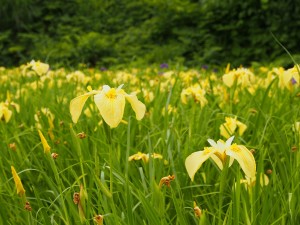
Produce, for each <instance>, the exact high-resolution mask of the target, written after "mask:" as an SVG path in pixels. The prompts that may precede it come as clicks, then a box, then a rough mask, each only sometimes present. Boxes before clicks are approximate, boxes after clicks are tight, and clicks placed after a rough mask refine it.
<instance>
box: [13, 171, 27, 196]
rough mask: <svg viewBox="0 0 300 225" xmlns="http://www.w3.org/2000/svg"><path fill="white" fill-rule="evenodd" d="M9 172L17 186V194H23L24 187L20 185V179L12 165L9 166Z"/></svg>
mask: <svg viewBox="0 0 300 225" xmlns="http://www.w3.org/2000/svg"><path fill="white" fill-rule="evenodd" d="M11 173H12V175H13V178H14V181H15V185H16V188H17V194H19V195H23V194H25V189H24V187H23V185H22V182H21V179H20V177H19V175H18V173H17V172H16V170H15V168H14V167H13V166H11Z"/></svg>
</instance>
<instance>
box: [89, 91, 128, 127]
mask: <svg viewBox="0 0 300 225" xmlns="http://www.w3.org/2000/svg"><path fill="white" fill-rule="evenodd" d="M103 89H104V88H103ZM120 91H121V90H120ZM118 92H119V91H118ZM118 92H117V94H116V95H115V96H114V97H108V96H106V94H105V92H104V91H102V92H101V93H99V94H97V95H95V96H94V101H95V103H96V105H97V107H98V109H99V111H100V114H101V116H102V118H103V120H104V121H105V122H106V123H107V124H108V125H109V126H110V127H111V128H115V127H117V126H118V125H119V123H120V122H121V120H122V118H123V114H124V108H125V96H124V94H122V93H118Z"/></svg>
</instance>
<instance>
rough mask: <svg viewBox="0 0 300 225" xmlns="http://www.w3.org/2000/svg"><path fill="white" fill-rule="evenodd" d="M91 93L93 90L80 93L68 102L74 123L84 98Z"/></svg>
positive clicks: (80, 110)
mask: <svg viewBox="0 0 300 225" xmlns="http://www.w3.org/2000/svg"><path fill="white" fill-rule="evenodd" d="M93 94H95V92H94V91H91V92H88V93H86V94H84V95H80V96H78V97H76V98H74V99H72V101H71V102H70V113H71V117H72V121H73V122H74V123H77V121H78V119H79V116H80V114H81V112H82V108H83V106H84V104H85V102H86V100H87V99H88V98H89V97H90V96H91V95H93Z"/></svg>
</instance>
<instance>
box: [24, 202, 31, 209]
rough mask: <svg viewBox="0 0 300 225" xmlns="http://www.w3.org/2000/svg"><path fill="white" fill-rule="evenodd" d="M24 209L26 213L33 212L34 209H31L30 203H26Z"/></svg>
mask: <svg viewBox="0 0 300 225" xmlns="http://www.w3.org/2000/svg"><path fill="white" fill-rule="evenodd" d="M24 209H25V210H26V211H31V210H32V208H31V206H30V203H29V202H26V203H25V206H24Z"/></svg>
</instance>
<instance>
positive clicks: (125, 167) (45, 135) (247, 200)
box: [0, 61, 300, 225]
mask: <svg viewBox="0 0 300 225" xmlns="http://www.w3.org/2000/svg"><path fill="white" fill-rule="evenodd" d="M0 84H1V89H0V102H1V103H0V119H1V120H0V135H1V139H0V151H1V155H0V205H1V207H0V224H43V225H44V224H45V225H50V224H113V225H115V224H129V225H135V224H137V225H142V224H149V225H156V224H178V225H179V224H180V225H190V224H203V225H205V224H218V225H221V224H249V225H250V224H252V225H253V224H266V225H270V224H284V225H285V224H299V221H300V201H299V196H300V187H299V184H300V153H299V140H300V104H299V103H300V90H299V87H300V86H299V73H298V71H297V68H296V67H294V68H290V69H283V68H266V67H257V68H249V69H247V68H235V69H234V68H230V66H228V67H227V68H220V69H219V70H218V71H212V70H209V69H206V68H201V69H197V70H196V69H187V68H183V67H180V66H178V67H174V68H172V67H168V65H166V64H164V65H162V66H161V67H157V68H155V67H151V68H144V69H124V70H106V69H104V68H103V69H102V70H96V69H88V68H84V67H83V68H82V69H81V70H80V71H79V70H78V71H68V70H66V69H63V68H62V69H57V70H52V69H51V65H50V69H49V68H48V65H46V64H43V63H40V62H34V61H32V62H31V63H29V64H27V65H22V66H20V67H18V68H14V69H6V68H0ZM122 84H123V86H122V87H119V86H120V85H122ZM105 85H108V86H105ZM118 87H119V89H118ZM86 93H88V94H86ZM84 94H86V95H84ZM82 95H83V96H82ZM78 96H81V97H78ZM76 97H77V98H76ZM74 99H75V100H74ZM85 100H86V102H85ZM124 101H125V102H124ZM84 102H85V104H84V105H83V103H84ZM124 103H125V107H124ZM109 104H112V105H113V107H112V108H109V107H110V106H109ZM81 107H83V109H82V112H81ZM144 107H145V108H144ZM123 108H124V109H123ZM123 110H124V115H123V114H122V112H123ZM74 122H76V123H74ZM232 136H234V139H233V141H232V144H231V143H229V142H228V141H227V145H226V144H224V142H226V140H227V139H229V138H230V137H232ZM208 139H212V140H214V141H215V142H217V141H218V140H223V141H224V142H222V141H218V144H217V145H216V146H214V143H213V141H212V140H210V141H209V142H208ZM231 139H232V138H231ZM235 143H236V144H235ZM211 144H212V145H213V146H212V147H211ZM233 146H234V147H233ZM236 148H238V149H237V151H236V152H237V154H235V153H234V149H236ZM202 150H204V151H202ZM242 150H243V151H242ZM208 152H209V155H205V154H206V153H208ZM191 154H192V155H191ZM206 156H210V157H206ZM187 158H188V159H187ZM186 159H187V160H186ZM233 159H235V160H234V161H232V160H233ZM204 161H205V162H204ZM202 163H203V164H202ZM200 166H201V167H200ZM220 168H221V169H220ZM249 176H251V177H249Z"/></svg>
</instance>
